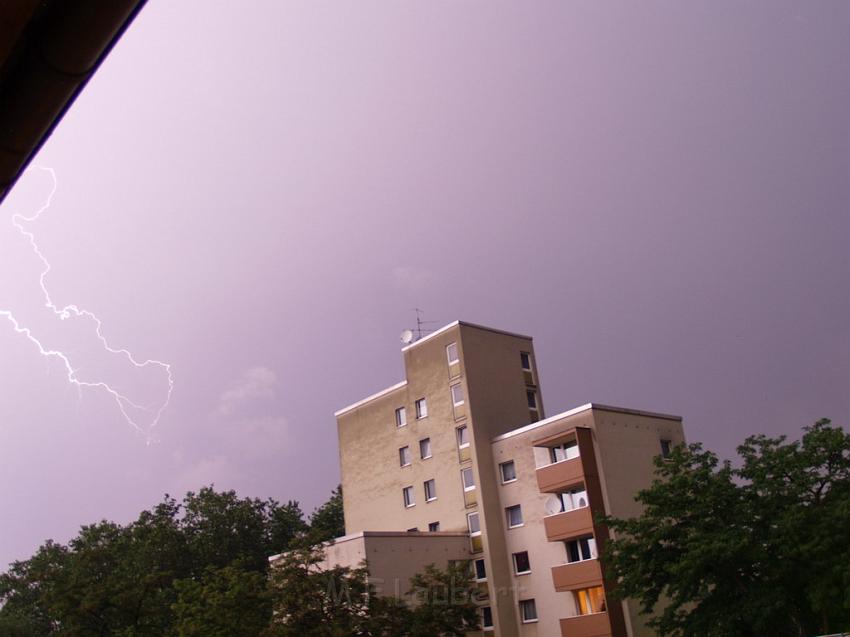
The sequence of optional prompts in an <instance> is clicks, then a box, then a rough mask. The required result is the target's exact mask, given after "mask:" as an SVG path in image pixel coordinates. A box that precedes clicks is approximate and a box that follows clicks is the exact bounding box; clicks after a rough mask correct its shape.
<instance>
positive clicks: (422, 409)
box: [416, 398, 428, 419]
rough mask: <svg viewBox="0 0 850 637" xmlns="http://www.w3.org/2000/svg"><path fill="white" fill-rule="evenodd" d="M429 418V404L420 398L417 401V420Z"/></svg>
mask: <svg viewBox="0 0 850 637" xmlns="http://www.w3.org/2000/svg"><path fill="white" fill-rule="evenodd" d="M427 416H428V403H426V402H425V399H424V398H420V399H419V400H417V401H416V418H417V419H419V418H425V417H427Z"/></svg>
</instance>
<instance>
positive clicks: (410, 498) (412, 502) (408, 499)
mask: <svg viewBox="0 0 850 637" xmlns="http://www.w3.org/2000/svg"><path fill="white" fill-rule="evenodd" d="M401 494H402V498H404V508H405V509H410V508H412V507H415V506H416V494H415V493H414V492H413V485H412V484H411V485H409V486H406V487H404V488H402V490H401Z"/></svg>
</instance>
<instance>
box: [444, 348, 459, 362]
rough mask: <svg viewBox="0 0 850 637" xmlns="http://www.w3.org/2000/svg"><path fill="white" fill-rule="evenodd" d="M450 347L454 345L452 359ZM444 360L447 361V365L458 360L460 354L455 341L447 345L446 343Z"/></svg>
mask: <svg viewBox="0 0 850 637" xmlns="http://www.w3.org/2000/svg"><path fill="white" fill-rule="evenodd" d="M452 347H454V350H455V357H454V359H452V354H451V349H452ZM446 360H447V361H448V362H449V365H454V364H455V363H459V362H460V354H459V353H458V349H457V342H455V343H449V344H448V345H446Z"/></svg>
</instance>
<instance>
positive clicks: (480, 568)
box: [473, 557, 487, 582]
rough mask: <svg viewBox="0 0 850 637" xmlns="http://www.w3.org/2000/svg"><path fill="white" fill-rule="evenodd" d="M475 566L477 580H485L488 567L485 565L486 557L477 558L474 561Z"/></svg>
mask: <svg viewBox="0 0 850 637" xmlns="http://www.w3.org/2000/svg"><path fill="white" fill-rule="evenodd" d="M473 565H474V567H475V581H476V582H483V581H485V580H486V579H487V568H486V567H485V565H484V558H483V557H482V558H480V559H477V560H475V562H474V563H473Z"/></svg>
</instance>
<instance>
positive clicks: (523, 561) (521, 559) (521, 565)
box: [514, 551, 531, 575]
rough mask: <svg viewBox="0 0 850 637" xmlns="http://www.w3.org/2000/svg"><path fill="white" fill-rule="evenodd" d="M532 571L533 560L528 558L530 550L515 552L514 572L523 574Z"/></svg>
mask: <svg viewBox="0 0 850 637" xmlns="http://www.w3.org/2000/svg"><path fill="white" fill-rule="evenodd" d="M530 572H531V562H530V561H529V560H528V551H522V552H520V553H514V573H516V574H517V575H521V574H523V573H530Z"/></svg>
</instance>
